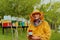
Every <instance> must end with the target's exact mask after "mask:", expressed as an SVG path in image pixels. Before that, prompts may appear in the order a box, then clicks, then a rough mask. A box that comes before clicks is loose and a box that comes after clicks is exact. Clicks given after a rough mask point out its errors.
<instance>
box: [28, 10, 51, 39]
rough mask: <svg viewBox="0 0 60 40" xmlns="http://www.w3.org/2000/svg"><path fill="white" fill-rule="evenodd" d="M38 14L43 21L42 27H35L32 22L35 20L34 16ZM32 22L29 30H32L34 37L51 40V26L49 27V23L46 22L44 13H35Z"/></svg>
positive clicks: (31, 18)
mask: <svg viewBox="0 0 60 40" xmlns="http://www.w3.org/2000/svg"><path fill="white" fill-rule="evenodd" d="M36 12H39V13H40V19H41V20H42V23H41V24H40V25H38V26H37V27H35V26H34V25H33V24H32V22H33V20H34V19H33V17H32V15H33V14H34V13H36ZM30 21H31V23H30V25H29V27H28V30H32V33H33V34H32V35H33V36H38V37H40V39H41V40H50V36H51V30H50V26H49V24H48V22H46V21H44V17H43V13H42V12H40V11H39V10H35V11H33V12H32V14H31V16H30ZM28 30H27V33H28Z"/></svg>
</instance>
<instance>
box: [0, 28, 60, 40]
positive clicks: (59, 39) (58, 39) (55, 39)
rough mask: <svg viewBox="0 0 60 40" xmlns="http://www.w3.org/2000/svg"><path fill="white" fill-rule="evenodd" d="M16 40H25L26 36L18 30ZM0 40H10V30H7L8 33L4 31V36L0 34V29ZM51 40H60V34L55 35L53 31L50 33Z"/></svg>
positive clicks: (24, 32) (0, 30)
mask: <svg viewBox="0 0 60 40" xmlns="http://www.w3.org/2000/svg"><path fill="white" fill-rule="evenodd" d="M18 32H19V33H18V34H19V35H18V40H27V38H26V37H27V36H26V31H22V33H21V31H20V29H18ZM0 40H12V34H11V30H10V29H8V33H7V32H6V30H5V34H4V35H3V34H2V29H1V28H0ZM51 40H60V33H55V32H54V31H52V36H51Z"/></svg>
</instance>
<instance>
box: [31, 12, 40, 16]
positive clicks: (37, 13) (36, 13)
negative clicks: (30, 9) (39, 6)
mask: <svg viewBox="0 0 60 40" xmlns="http://www.w3.org/2000/svg"><path fill="white" fill-rule="evenodd" d="M34 15H41V14H40V13H39V12H35V13H33V14H32V16H34Z"/></svg>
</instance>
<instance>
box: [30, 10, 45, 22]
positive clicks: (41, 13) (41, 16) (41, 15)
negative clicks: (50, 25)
mask: <svg viewBox="0 0 60 40" xmlns="http://www.w3.org/2000/svg"><path fill="white" fill-rule="evenodd" d="M37 13H38V14H40V20H41V21H43V20H44V15H43V12H40V11H39V10H34V11H33V12H32V13H31V15H30V22H33V21H34V18H33V15H34V14H37Z"/></svg>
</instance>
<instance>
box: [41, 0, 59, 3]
mask: <svg viewBox="0 0 60 40" xmlns="http://www.w3.org/2000/svg"><path fill="white" fill-rule="evenodd" d="M42 1H43V0H42ZM58 1H59V2H60V0H51V2H58ZM49 2H50V0H44V1H43V3H45V4H47V3H49Z"/></svg>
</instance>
